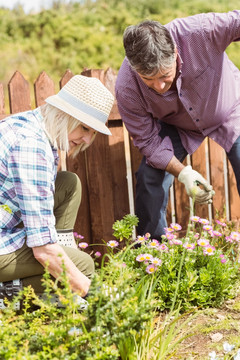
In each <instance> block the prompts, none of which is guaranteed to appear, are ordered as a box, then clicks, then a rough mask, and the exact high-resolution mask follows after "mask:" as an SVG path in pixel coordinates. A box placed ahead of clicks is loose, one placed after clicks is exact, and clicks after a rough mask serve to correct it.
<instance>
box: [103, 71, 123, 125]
mask: <svg viewBox="0 0 240 360" xmlns="http://www.w3.org/2000/svg"><path fill="white" fill-rule="evenodd" d="M116 80H117V75H116V74H115V72H114V71H113V69H111V68H108V69H107V71H106V73H105V79H104V85H105V86H106V88H108V90H110V91H111V93H112V94H113V95H114V97H115V83H116ZM118 119H121V116H120V114H119V111H118V106H117V100H116V98H115V100H114V104H113V107H112V110H111V112H110V114H109V117H108V120H118Z"/></svg>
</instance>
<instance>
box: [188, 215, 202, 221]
mask: <svg viewBox="0 0 240 360" xmlns="http://www.w3.org/2000/svg"><path fill="white" fill-rule="evenodd" d="M190 220H191V221H193V222H199V220H200V217H199V216H191V217H190Z"/></svg>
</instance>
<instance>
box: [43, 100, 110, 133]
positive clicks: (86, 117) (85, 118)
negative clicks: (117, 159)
mask: <svg viewBox="0 0 240 360" xmlns="http://www.w3.org/2000/svg"><path fill="white" fill-rule="evenodd" d="M45 101H46V102H47V103H48V104H50V105H52V106H55V107H56V108H58V109H60V110H61V111H63V112H65V113H66V114H68V115H70V116H72V117H73V118H75V119H77V120H79V121H80V122H81V123H83V124H85V125H87V126H89V127H90V128H92V129H94V130H96V131H98V132H100V133H102V134H105V135H112V133H111V131H110V130H109V128H108V127H107V126H106V125H105V124H104V123H103V122H102V121H100V120H98V119H97V118H96V117H93V116H91V115H90V114H88V113H86V112H84V111H81V110H79V109H76V108H75V107H74V106H72V105H70V104H69V103H67V102H66V101H65V100H64V99H61V98H59V97H58V96H57V95H52V96H49V97H48V98H47V99H45Z"/></svg>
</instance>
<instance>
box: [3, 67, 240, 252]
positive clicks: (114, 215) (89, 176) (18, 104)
mask: <svg viewBox="0 0 240 360" xmlns="http://www.w3.org/2000/svg"><path fill="white" fill-rule="evenodd" d="M82 74H83V75H85V76H93V77H97V78H99V79H100V80H101V81H102V82H103V83H104V84H105V86H106V87H107V88H108V89H109V90H110V91H111V92H112V93H113V94H114V84H115V80H116V74H115V72H114V71H113V70H112V69H108V70H107V71H104V70H85V71H83V72H82ZM72 76H73V74H72V72H71V71H70V70H67V71H66V72H65V74H64V75H63V77H62V78H61V79H60V81H59V84H58V86H59V88H61V87H62V86H63V85H64V84H66V82H67V81H68V80H69V79H70V78H71V77H72ZM59 88H58V89H57V90H56V91H55V85H54V82H53V81H52V80H51V78H50V77H49V76H48V75H47V74H46V73H45V72H42V73H41V74H40V75H39V77H38V78H37V80H36V81H35V83H34V101H35V105H34V107H37V106H40V105H42V104H43V103H44V100H45V99H46V98H47V97H48V96H50V95H53V94H54V93H55V92H57V91H58V90H59ZM8 95H9V99H8V100H9V112H6V110H5V105H4V103H5V102H4V88H3V85H2V84H0V116H1V118H4V117H6V115H7V114H9V113H17V112H21V111H25V110H29V109H31V104H32V101H31V96H30V85H29V83H28V82H27V81H26V80H25V78H24V77H23V75H22V74H21V73H19V72H18V71H17V72H15V73H14V75H13V76H12V78H11V79H10V81H9V84H8ZM108 126H109V128H110V130H111V132H112V136H106V135H102V134H98V135H97V137H96V139H95V141H94V143H93V144H92V145H91V146H90V147H89V148H88V149H87V150H86V151H85V152H84V153H81V154H80V155H79V156H77V158H76V159H74V160H71V159H68V158H67V159H66V168H67V169H68V170H70V171H73V172H75V173H76V174H77V175H78V176H79V178H80V179H81V182H82V188H83V197H82V203H81V206H80V209H79V212H78V217H77V221H76V225H75V231H77V232H78V233H80V234H81V235H83V236H84V237H85V240H86V241H87V242H88V243H90V244H99V246H98V247H97V248H98V249H99V250H102V246H101V245H100V244H102V240H104V241H108V240H110V239H112V238H113V236H112V233H113V230H112V225H113V223H114V221H115V220H117V219H121V218H122V217H123V216H124V215H126V214H128V213H134V194H135V175H134V174H135V172H136V170H137V168H138V165H139V163H140V160H141V155H140V153H139V151H138V150H137V149H136V148H135V147H134V146H133V144H132V141H131V138H129V136H128V133H127V131H126V129H125V127H124V125H123V123H122V121H121V118H120V115H119V112H118V108H117V103H116V101H115V103H114V106H113V109H112V111H111V114H110V116H109V120H108ZM186 163H188V164H192V165H193V167H194V169H195V170H197V171H199V172H200V173H201V174H202V175H203V176H204V177H206V178H207V179H209V181H210V182H211V184H212V185H213V188H214V190H215V191H216V195H215V197H214V200H213V204H212V205H201V206H200V205H197V206H196V207H195V214H196V215H198V216H200V217H203V218H208V219H210V220H213V219H214V218H216V214H218V216H223V217H224V219H225V220H227V221H229V220H236V221H238V220H239V218H240V211H239V210H240V199H239V195H238V192H237V188H236V181H235V177H234V174H233V171H232V168H231V165H230V164H229V162H228V160H227V159H226V156H225V152H224V151H223V150H222V148H221V147H219V146H218V145H217V144H216V143H215V142H214V141H212V140H210V139H206V140H205V142H204V143H203V144H202V145H201V146H200V148H199V149H198V150H197V151H196V152H195V153H194V154H193V155H192V156H191V157H188V158H187V160H186ZM62 167H63V169H64V163H63V164H62ZM190 209H191V201H190V200H189V198H188V196H187V194H186V191H185V188H184V185H182V184H181V183H179V182H178V181H177V180H175V182H174V185H173V186H172V188H171V190H170V201H169V205H168V210H167V220H168V223H170V222H177V223H179V224H181V225H182V226H183V228H185V229H186V226H187V224H188V221H189V216H190V214H192V212H191V210H190Z"/></svg>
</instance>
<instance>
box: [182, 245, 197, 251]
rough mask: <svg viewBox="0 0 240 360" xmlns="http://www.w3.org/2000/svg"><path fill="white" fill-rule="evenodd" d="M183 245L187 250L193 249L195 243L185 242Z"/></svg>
mask: <svg viewBox="0 0 240 360" xmlns="http://www.w3.org/2000/svg"><path fill="white" fill-rule="evenodd" d="M183 247H184V248H185V249H187V250H190V251H191V250H193V249H195V244H193V243H191V244H190V243H185V244H183Z"/></svg>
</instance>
